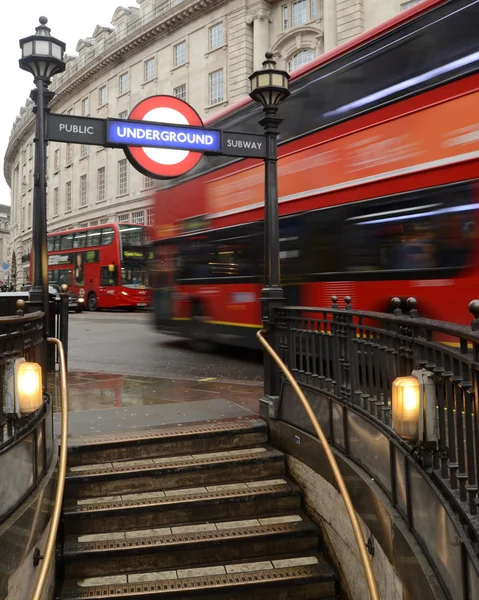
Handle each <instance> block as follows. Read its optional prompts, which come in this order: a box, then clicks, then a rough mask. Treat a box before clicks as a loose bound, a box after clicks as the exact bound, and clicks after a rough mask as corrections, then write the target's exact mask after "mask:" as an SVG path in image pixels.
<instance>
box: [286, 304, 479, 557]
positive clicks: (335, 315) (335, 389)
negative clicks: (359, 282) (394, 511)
mask: <svg viewBox="0 0 479 600" xmlns="http://www.w3.org/2000/svg"><path fill="white" fill-rule="evenodd" d="M400 305H401V301H400V300H399V299H398V298H394V299H393V301H392V312H391V314H388V313H371V312H365V311H356V310H352V307H351V298H350V297H346V298H345V299H344V308H343V309H340V308H339V306H338V299H337V297H335V296H333V298H332V307H331V308H301V307H284V308H280V309H278V310H277V311H276V320H275V324H276V331H277V345H278V350H279V354H280V356H281V358H282V359H283V361H284V362H285V363H286V365H287V366H288V367H289V369H290V370H291V371H292V372H293V374H294V376H295V378H296V380H297V381H298V382H300V383H301V384H302V385H303V386H305V387H307V388H311V389H313V390H316V391H318V392H320V393H321V395H322V396H324V397H329V398H331V399H334V400H335V401H336V402H339V403H340V404H342V405H344V406H346V407H349V408H351V409H354V410H355V411H356V412H358V413H360V414H363V415H365V416H366V415H367V417H368V420H369V421H373V422H376V424H377V426H379V427H380V428H381V429H383V430H386V431H387V433H388V435H391V436H393V437H394V436H395V434H394V432H393V429H392V423H391V400H392V398H391V396H392V383H393V381H394V379H395V378H396V377H398V376H407V375H411V373H412V371H414V370H415V369H426V370H427V371H430V372H431V373H432V374H433V376H434V382H435V391H436V410H437V422H436V424H437V438H438V439H437V442H433V443H431V442H429V443H422V444H411V443H407V442H404V441H402V440H400V439H399V438H398V437H397V436H396V438H397V439H396V441H397V443H398V444H400V445H401V447H402V448H403V449H404V451H406V452H409V453H410V454H411V455H413V456H414V458H415V460H416V462H417V464H419V465H420V466H421V467H422V468H423V469H425V470H426V472H427V473H429V474H430V475H431V477H432V479H433V480H434V482H435V483H436V484H437V485H439V486H440V487H441V489H442V491H443V492H445V493H446V494H447V495H448V498H449V499H450V501H451V503H452V504H453V505H454V510H455V511H457V512H458V513H459V514H460V515H461V516H462V517H463V519H462V520H463V521H464V522H467V524H468V527H469V528H472V530H474V531H472V530H471V533H472V535H471V540H473V541H474V543H475V544H476V545H477V544H478V541H479V526H478V523H476V521H477V520H478V519H477V515H478V512H479V493H478V481H479V301H473V302H471V303H470V305H469V310H470V311H471V313H472V314H473V316H474V319H473V321H472V327H465V326H459V325H454V324H450V323H444V322H440V321H433V320H430V319H423V318H420V316H419V313H418V310H417V303H416V300H415V299H414V298H410V299H409V300H408V301H407V306H408V312H407V313H403V312H402V310H401V309H400ZM477 551H478V554H479V547H478V548H477Z"/></svg>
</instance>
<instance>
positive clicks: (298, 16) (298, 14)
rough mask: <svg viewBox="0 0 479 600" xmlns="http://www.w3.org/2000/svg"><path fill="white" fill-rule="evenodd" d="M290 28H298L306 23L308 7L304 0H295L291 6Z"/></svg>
mask: <svg viewBox="0 0 479 600" xmlns="http://www.w3.org/2000/svg"><path fill="white" fill-rule="evenodd" d="M291 13H292V17H293V18H292V26H293V27H298V26H299V25H304V24H305V23H307V22H308V5H307V3H306V0H295V2H293V4H292V11H291Z"/></svg>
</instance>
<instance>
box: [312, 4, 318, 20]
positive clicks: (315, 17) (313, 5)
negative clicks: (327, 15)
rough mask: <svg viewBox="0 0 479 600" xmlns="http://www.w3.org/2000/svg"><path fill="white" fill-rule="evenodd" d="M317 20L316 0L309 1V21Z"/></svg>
mask: <svg viewBox="0 0 479 600" xmlns="http://www.w3.org/2000/svg"><path fill="white" fill-rule="evenodd" d="M317 18H318V0H311V21H316V19H317Z"/></svg>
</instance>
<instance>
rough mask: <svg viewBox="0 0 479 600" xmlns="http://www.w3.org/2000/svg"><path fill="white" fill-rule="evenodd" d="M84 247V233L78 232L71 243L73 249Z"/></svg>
mask: <svg viewBox="0 0 479 600" xmlns="http://www.w3.org/2000/svg"><path fill="white" fill-rule="evenodd" d="M85 246H86V231H79V232H77V233H76V234H75V240H74V241H73V247H74V248H84V247H85Z"/></svg>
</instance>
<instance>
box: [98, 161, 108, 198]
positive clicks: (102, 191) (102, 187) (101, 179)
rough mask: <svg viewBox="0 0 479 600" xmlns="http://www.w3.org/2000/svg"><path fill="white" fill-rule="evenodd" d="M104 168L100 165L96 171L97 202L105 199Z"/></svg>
mask: <svg viewBox="0 0 479 600" xmlns="http://www.w3.org/2000/svg"><path fill="white" fill-rule="evenodd" d="M105 185H106V169H105V167H100V168H99V169H98V172H97V202H103V200H105Z"/></svg>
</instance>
